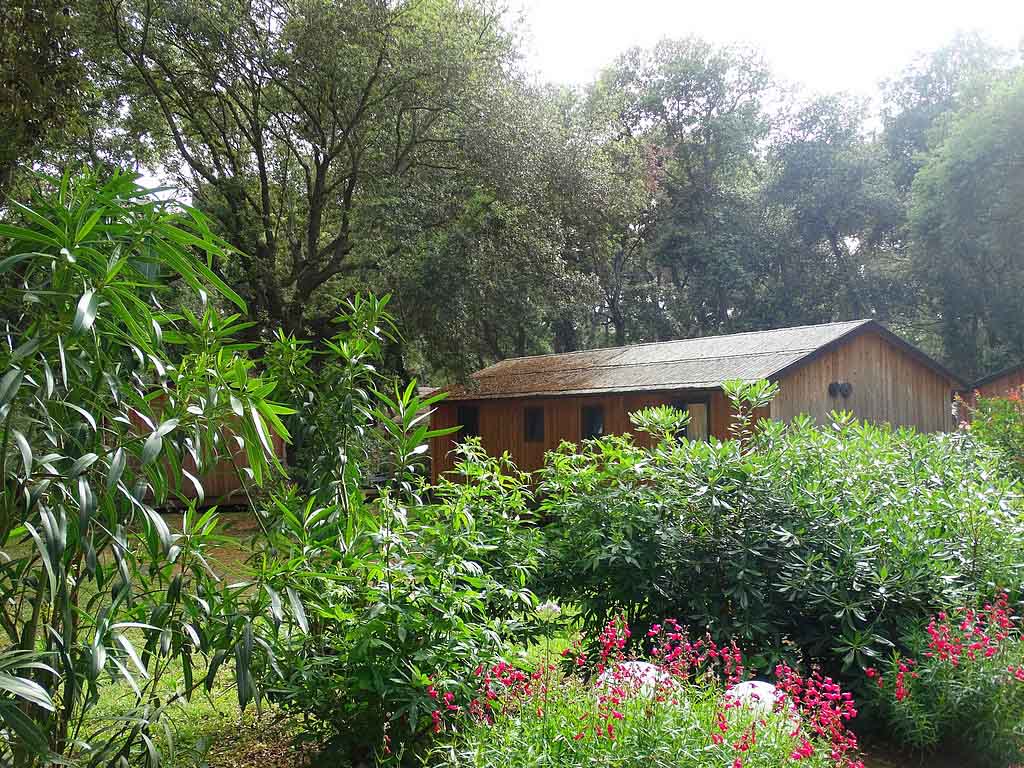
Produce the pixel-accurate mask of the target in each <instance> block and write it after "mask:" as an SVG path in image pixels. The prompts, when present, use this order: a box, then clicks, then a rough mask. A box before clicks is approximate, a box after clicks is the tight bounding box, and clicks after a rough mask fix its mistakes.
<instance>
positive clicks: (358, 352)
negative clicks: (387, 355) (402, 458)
mask: <svg viewBox="0 0 1024 768" xmlns="http://www.w3.org/2000/svg"><path fill="white" fill-rule="evenodd" d="M390 298H391V297H390V296H389V295H385V296H381V297H377V296H373V295H372V294H370V295H362V294H357V295H356V296H355V297H354V298H352V299H349V300H347V301H346V302H345V304H344V307H343V311H342V313H341V314H340V315H338V317H336V318H335V319H334V323H335V324H336V325H337V326H338V331H337V332H336V333H335V334H334V335H333V336H332V337H331V338H329V339H327V340H326V341H324V342H323V343H322V345H314V344H313V343H312V342H309V341H305V340H302V339H299V338H297V337H296V336H295V335H294V334H285V333H284V332H283V331H281V330H278V331H277V334H276V335H275V337H274V338H273V339H272V340H271V342H270V344H269V345H268V346H267V349H266V354H265V356H264V359H263V363H264V365H265V366H266V368H267V373H268V375H269V376H271V377H272V378H273V379H274V380H275V381H276V383H277V388H276V390H275V391H274V397H275V399H277V400H280V401H283V402H287V403H289V404H291V405H292V406H293V407H294V411H295V412H294V413H293V414H292V415H290V416H288V417H287V418H286V420H285V421H286V424H287V426H288V429H289V431H290V433H291V434H292V437H293V441H294V442H293V450H292V451H291V452H290V456H289V458H290V463H289V469H290V472H291V478H292V479H293V480H294V481H296V482H297V483H298V484H299V487H300V488H302V489H303V490H304V491H306V492H307V493H312V494H315V495H316V496H317V498H318V499H319V500H320V501H321V502H323V503H339V504H342V505H349V504H350V503H351V502H352V498H353V495H358V494H360V493H361V492H362V489H363V488H365V487H368V486H369V485H370V484H371V483H370V476H371V475H372V474H373V469H374V467H375V466H376V465H378V464H379V463H380V460H381V456H380V455H379V449H380V448H381V445H380V442H379V441H376V440H374V439H373V430H372V425H373V421H374V416H373V408H374V405H375V403H376V394H375V393H377V392H379V391H382V390H385V389H387V387H388V384H389V380H388V377H387V376H386V375H384V374H383V373H382V372H381V370H380V366H381V364H382V362H383V355H384V347H385V345H386V344H387V343H388V342H391V341H395V340H396V339H397V336H398V334H397V330H396V328H395V323H394V318H393V317H392V316H391V314H390V313H389V312H388V310H387V306H388V303H389V301H390ZM375 449H377V450H375Z"/></svg>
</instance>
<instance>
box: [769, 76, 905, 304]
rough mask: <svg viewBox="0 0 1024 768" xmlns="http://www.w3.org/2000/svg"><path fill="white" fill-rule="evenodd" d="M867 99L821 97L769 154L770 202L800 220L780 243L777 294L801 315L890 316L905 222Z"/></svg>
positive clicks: (797, 117)
mask: <svg viewBox="0 0 1024 768" xmlns="http://www.w3.org/2000/svg"><path fill="white" fill-rule="evenodd" d="M866 118H867V111H866V105H865V104H863V103H860V102H858V101H856V100H853V99H849V98H846V97H843V96H824V97H818V98H815V99H812V100H811V101H809V102H808V103H806V104H805V105H803V106H801V107H800V108H799V109H797V110H796V112H795V114H794V115H793V116H792V117H791V118H790V119H788V120H787V121H786V124H785V125H784V126H783V127H782V129H781V130H780V132H779V135H778V137H777V139H776V141H775V142H774V145H773V147H772V151H771V153H770V161H771V177H770V181H769V183H768V184H767V186H766V188H765V195H766V198H767V200H768V203H769V205H771V206H778V207H779V208H780V209H781V212H782V215H784V216H785V218H786V219H787V220H788V223H789V225H790V226H791V228H792V235H791V236H792V238H793V241H792V243H793V244H792V246H791V247H788V248H787V247H785V246H784V245H783V246H782V247H779V248H778V250H777V255H778V256H779V263H778V278H779V279H778V281H776V282H774V287H775V289H776V293H777V295H780V296H783V297H785V301H786V302H790V303H792V305H793V306H794V307H796V308H797V311H796V314H795V316H793V315H790V317H788V318H787V319H791V320H797V321H799V322H826V321H829V320H837V319H849V318H854V317H867V316H870V315H879V314H881V316H883V317H884V316H886V315H887V314H888V313H889V312H890V311H891V309H892V308H891V300H892V298H893V297H892V294H891V293H889V292H887V291H886V284H887V282H889V280H891V277H892V275H891V272H892V270H893V268H894V261H895V259H896V256H897V254H896V253H895V249H894V246H893V242H894V234H895V232H896V229H897V227H898V226H899V224H900V223H901V221H902V216H903V212H902V208H901V206H900V203H899V200H898V197H897V195H896V189H895V186H894V184H893V182H892V179H891V176H890V173H889V165H888V159H887V157H886V155H885V152H884V149H883V148H882V147H881V146H880V145H879V144H878V143H877V142H876V141H874V140H873V139H872V138H871V137H870V136H868V135H867V134H866V133H865V130H864V125H865V123H866Z"/></svg>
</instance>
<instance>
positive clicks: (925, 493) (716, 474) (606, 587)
mask: <svg viewBox="0 0 1024 768" xmlns="http://www.w3.org/2000/svg"><path fill="white" fill-rule="evenodd" d="M739 394H740V395H742V392H741V393H739ZM634 421H635V423H636V424H637V425H639V426H640V427H642V428H645V429H651V431H652V432H653V433H654V434H655V436H657V437H658V438H659V439H658V440H657V442H656V444H655V445H653V446H652V447H644V446H640V445H637V444H636V443H635V442H634V441H633V440H632V438H631V437H629V436H607V437H602V438H600V439H597V440H590V441H585V442H584V444H583V445H581V446H568V445H567V446H563V447H562V448H560V449H559V450H557V451H554V452H552V453H549V455H548V457H547V462H546V465H545V467H544V468H543V469H542V470H541V472H540V475H539V477H540V486H539V495H540V497H541V498H542V499H543V502H542V505H541V507H542V512H543V514H544V515H545V516H546V517H548V518H550V519H551V520H552V524H551V525H550V526H549V527H548V528H547V529H546V530H545V533H546V546H547V550H548V557H547V558H546V559H545V561H544V565H545V569H544V572H543V574H542V578H541V580H540V583H539V585H538V588H537V591H538V593H539V594H542V595H544V596H551V597H554V598H555V599H558V600H560V601H561V602H563V603H568V602H576V603H578V604H579V606H580V615H581V618H582V621H583V623H584V625H585V626H586V628H587V629H588V630H591V631H597V630H599V628H600V627H602V626H604V624H605V623H607V621H608V619H609V618H610V617H612V616H615V615H617V614H619V613H624V614H625V615H626V616H627V617H628V619H629V621H630V623H631V624H632V625H633V626H637V627H641V628H643V627H648V626H650V625H651V624H652V623H653V622H654V621H656V619H657V617H659V616H665V615H674V616H678V617H680V618H681V619H682V620H684V621H686V622H687V623H690V624H692V625H694V626H704V627H707V628H708V630H709V631H710V632H711V634H712V636H713V637H714V638H715V639H716V640H719V641H721V640H724V639H727V638H735V639H736V640H737V642H739V643H740V645H741V647H743V648H744V649H745V650H747V651H748V652H750V653H752V654H760V655H763V656H762V658H759V659H758V662H759V663H761V664H763V665H772V664H774V663H775V662H777V661H788V662H790V663H793V662H794V661H799V662H801V663H803V664H817V665H820V666H822V667H823V668H825V669H827V670H828V672H829V674H832V675H833V676H837V675H851V674H855V673H857V671H858V670H859V669H860V668H862V667H863V666H867V665H869V664H871V663H872V662H873V660H876V659H878V658H880V657H882V656H884V655H885V654H887V653H888V652H889V651H890V649H891V648H892V643H893V642H894V641H895V640H896V639H897V638H899V637H900V636H901V635H902V634H903V633H905V632H906V631H907V630H908V629H909V628H910V627H912V626H913V625H914V624H915V623H917V622H920V621H923V620H925V619H926V617H927V616H928V615H929V613H930V612H932V611H933V610H935V609H937V608H938V607H940V606H942V605H949V604H956V603H958V602H961V601H964V600H969V599H971V598H972V597H973V596H974V595H976V594H977V593H978V591H979V590H984V589H986V588H987V586H986V585H988V584H993V583H1001V584H1012V583H1015V580H1016V579H1018V578H1019V575H1018V574H1019V571H1020V566H1021V563H1022V560H1024V555H1022V552H1024V524H1022V515H1021V508H1022V506H1021V485H1020V484H1019V483H1018V482H1016V481H1015V480H1014V479H1013V478H1012V477H1010V476H1008V475H1007V474H1006V473H1005V472H1003V471H1002V467H1001V465H1000V462H999V460H998V458H997V457H996V456H995V455H994V454H993V452H992V451H991V450H988V449H986V448H983V447H979V446H977V445H976V444H975V443H974V442H973V441H971V440H969V439H967V438H965V437H964V436H962V435H924V434H918V433H916V432H914V431H913V430H909V429H895V428H892V427H890V426H887V425H876V424H870V423H864V422H858V421H857V420H855V419H854V418H853V417H852V416H851V415H850V414H842V413H836V414H833V416H832V420H831V423H830V424H827V425H824V426H818V425H816V424H814V423H812V422H811V421H810V420H809V419H807V418H797V419H794V420H793V421H792V422H791V423H789V424H782V423H778V422H767V421H765V422H761V423H760V424H759V425H758V427H757V429H756V430H754V431H753V433H752V434H749V435H740V436H739V437H740V439H737V440H729V441H725V442H721V441H718V440H711V441H709V442H691V441H688V440H685V439H681V438H679V437H677V436H676V435H677V432H676V431H674V430H672V429H671V428H668V427H666V425H665V424H664V423H663V422H664V418H662V417H661V416H659V417H658V418H653V417H652V416H650V415H649V414H645V413H640V414H637V415H636V416H635V419H634Z"/></svg>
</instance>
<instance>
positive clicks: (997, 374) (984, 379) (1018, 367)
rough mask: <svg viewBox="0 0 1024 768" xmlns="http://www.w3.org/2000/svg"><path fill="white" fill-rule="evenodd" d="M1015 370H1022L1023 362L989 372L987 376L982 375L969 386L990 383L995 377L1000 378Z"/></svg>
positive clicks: (980, 385)
mask: <svg viewBox="0 0 1024 768" xmlns="http://www.w3.org/2000/svg"><path fill="white" fill-rule="evenodd" d="M1017 371H1024V363H1020V364H1018V365H1011V366H1009V367H1007V368H1001V369H1000V370H998V371H996V372H994V373H990V374H989V375H988V376H982V377H981V378H980V379H978V380H977V381H976V382H974V383H973V384H971V387H970V388H971V389H977V388H978V387H983V386H985V385H986V384H990V383H992V382H993V381H995V380H996V379H1001V378H1003V377H1004V376H1009V375H1010V374H1013V373H1016V372H1017Z"/></svg>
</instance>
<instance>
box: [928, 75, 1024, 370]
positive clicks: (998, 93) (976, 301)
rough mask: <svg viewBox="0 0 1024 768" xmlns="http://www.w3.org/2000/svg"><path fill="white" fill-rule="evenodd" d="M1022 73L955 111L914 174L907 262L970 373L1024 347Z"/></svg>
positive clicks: (1020, 353) (952, 354)
mask: <svg viewBox="0 0 1024 768" xmlns="http://www.w3.org/2000/svg"><path fill="white" fill-rule="evenodd" d="M1022 201H1024V74H1020V73H1018V74H1016V75H1014V76H1012V77H1010V78H1009V79H1008V80H1007V81H1006V82H1004V83H1002V84H1000V85H999V86H998V87H997V88H995V89H994V90H993V91H992V92H991V94H990V96H989V98H988V99H987V101H986V102H985V103H984V104H983V105H982V106H981V107H980V108H979V109H976V110H975V109H967V110H964V111H962V112H961V113H960V114H959V115H958V116H957V118H956V120H955V123H954V124H953V126H952V128H951V129H950V130H949V133H948V136H947V137H946V139H945V141H943V142H942V144H941V145H940V146H939V147H938V149H937V151H936V152H935V153H934V154H932V155H931V156H930V157H929V158H928V160H927V162H926V163H925V164H924V167H923V168H922V169H921V171H920V172H919V173H918V174H917V176H916V177H915V179H914V186H913V205H912V207H911V223H912V226H913V233H914V236H915V240H916V248H915V251H914V253H915V259H914V266H915V268H916V271H917V273H918V275H919V276H920V279H921V282H922V283H923V284H924V285H926V286H927V287H928V289H929V290H928V293H929V295H930V296H931V297H933V302H934V306H935V311H936V312H937V313H938V315H939V316H940V317H941V319H942V335H943V339H944V342H945V350H946V356H947V358H948V359H949V360H950V362H952V363H953V364H954V366H955V367H956V368H957V370H960V371H963V372H964V373H966V374H969V375H976V374H979V373H982V372H984V371H986V370H992V369H994V368H998V367H1001V366H1002V365H1005V364H1009V363H1016V362H1019V360H1020V359H1021V358H1022V357H1024V303H1022V297H1024V248H1022V243H1024V202H1022Z"/></svg>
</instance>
